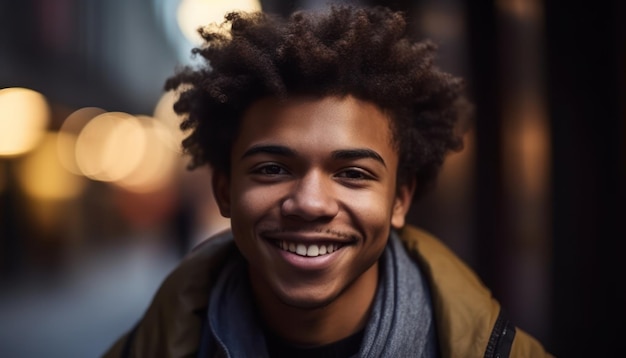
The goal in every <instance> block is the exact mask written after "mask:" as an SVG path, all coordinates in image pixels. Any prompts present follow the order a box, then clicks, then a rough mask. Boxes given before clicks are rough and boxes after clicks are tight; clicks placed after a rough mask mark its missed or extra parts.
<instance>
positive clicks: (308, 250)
mask: <svg viewBox="0 0 626 358" xmlns="http://www.w3.org/2000/svg"><path fill="white" fill-rule="evenodd" d="M274 243H275V245H276V246H278V247H279V248H280V249H281V250H284V251H288V252H291V253H294V254H296V255H298V256H307V257H317V256H323V255H328V254H332V253H333V252H335V251H337V250H339V249H340V248H341V246H342V245H341V244H322V245H319V244H303V243H295V242H288V241H285V240H279V241H274Z"/></svg>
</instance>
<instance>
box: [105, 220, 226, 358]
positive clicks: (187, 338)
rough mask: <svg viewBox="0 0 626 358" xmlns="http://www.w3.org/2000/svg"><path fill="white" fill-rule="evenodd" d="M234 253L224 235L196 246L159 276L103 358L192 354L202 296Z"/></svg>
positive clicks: (197, 336) (205, 297)
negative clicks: (136, 317) (138, 313)
mask: <svg viewBox="0 0 626 358" xmlns="http://www.w3.org/2000/svg"><path fill="white" fill-rule="evenodd" d="M236 252H237V249H236V246H235V244H234V241H233V239H232V235H231V233H230V231H223V232H221V233H219V234H217V235H215V236H213V237H211V238H209V239H206V240H205V241H203V242H202V243H201V244H199V245H198V246H196V247H195V248H194V249H192V251H191V252H190V253H189V254H188V255H187V256H186V257H185V258H184V259H183V260H182V261H181V262H180V264H179V265H178V266H177V267H176V268H175V269H174V270H173V271H172V272H171V273H170V274H169V275H168V276H167V278H165V280H164V281H163V283H162V284H161V286H160V287H159V289H158V291H157V292H156V294H155V295H154V298H153V299H152V302H151V303H150V306H149V307H148V309H147V310H146V312H145V314H144V315H143V317H142V318H141V320H140V321H139V322H138V323H137V325H136V326H135V327H134V328H133V329H132V331H131V332H129V333H128V334H126V335H124V336H122V337H121V338H120V339H119V340H118V341H117V342H116V343H115V344H114V345H113V346H112V347H111V348H110V350H109V351H108V352H107V353H105V355H104V357H106V358H109V357H124V356H127V355H126V354H124V353H123V352H125V353H127V354H130V356H141V357H143V356H150V357H182V356H190V355H194V354H195V353H196V352H197V349H198V344H199V341H200V333H201V328H202V322H203V320H204V316H205V312H206V306H207V303H208V297H209V293H210V290H211V287H212V286H213V283H214V282H215V281H216V280H217V278H218V277H219V273H220V271H221V268H222V267H223V266H224V264H225V263H226V261H228V260H229V259H230V258H231V257H232V255H233V254H234V253H236Z"/></svg>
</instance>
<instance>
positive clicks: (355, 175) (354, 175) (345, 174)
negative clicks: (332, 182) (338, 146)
mask: <svg viewBox="0 0 626 358" xmlns="http://www.w3.org/2000/svg"><path fill="white" fill-rule="evenodd" d="M337 176H338V177H340V178H345V179H352V180H365V179H371V178H372V177H371V176H370V175H369V174H367V173H364V172H363V171H362V170H357V169H346V170H344V171H342V172H340V173H339V174H337Z"/></svg>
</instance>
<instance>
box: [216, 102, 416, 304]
mask: <svg viewBox="0 0 626 358" xmlns="http://www.w3.org/2000/svg"><path fill="white" fill-rule="evenodd" d="M391 136H392V134H391V130H390V122H389V118H388V117H387V115H385V114H384V113H383V112H382V111H380V109H379V108H378V107H377V106H375V105H373V104H371V103H369V102H364V101H361V100H357V99H355V98H353V97H350V96H348V97H344V98H336V97H327V98H324V99H303V98H296V99H289V100H287V101H279V100H276V99H264V100H261V101H258V102H255V103H254V104H253V105H252V106H251V107H250V108H249V109H248V111H247V112H246V114H245V115H244V117H243V119H242V123H241V126H240V129H239V134H238V137H237V139H236V141H235V142H234V145H233V148H232V152H231V173H230V175H225V174H224V173H217V174H216V176H215V177H214V181H213V185H214V190H215V194H216V199H217V202H218V205H219V207H220V211H221V213H222V215H224V216H226V217H230V219H231V226H232V230H233V235H234V238H235V242H236V244H237V246H238V247H239V249H240V251H241V253H242V254H243V256H244V257H245V258H246V259H247V261H248V263H249V268H250V279H251V282H252V286H253V291H254V293H255V296H256V297H257V299H259V300H260V301H262V302H265V303H267V302H275V304H278V305H281V304H283V305H287V306H290V307H298V308H305V309H309V308H319V307H326V306H328V305H329V304H334V303H337V302H341V301H342V300H344V301H345V297H348V296H350V297H353V298H354V297H356V298H358V299H359V300H364V302H363V304H365V305H369V303H371V299H372V298H373V295H374V292H375V289H376V284H377V280H378V269H377V267H378V265H377V262H378V258H379V257H380V255H381V253H382V251H383V250H384V247H385V245H386V243H387V239H388V236H389V231H390V228H391V227H392V226H393V227H398V228H399V227H401V226H402V225H404V217H405V215H406V212H407V210H408V208H409V203H410V200H411V194H412V191H411V190H410V189H409V188H408V187H403V188H400V190H396V174H397V169H398V153H397V151H396V150H395V148H394V146H393V141H392V137H391ZM346 303H347V304H352V305H354V304H355V302H350V303H348V302H346ZM262 304H263V303H262Z"/></svg>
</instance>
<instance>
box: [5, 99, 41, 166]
mask: <svg viewBox="0 0 626 358" xmlns="http://www.w3.org/2000/svg"><path fill="white" fill-rule="evenodd" d="M49 121H50V109H49V106H48V102H47V101H46V99H45V97H44V96H43V95H42V94H40V93H38V92H36V91H33V90H30V89H27V88H20V87H13V88H5V89H1V90H0V156H17V155H20V154H23V153H26V152H28V151H30V150H32V149H33V148H34V147H35V146H36V145H37V143H38V142H39V140H40V139H41V138H42V136H43V134H44V132H45V130H46V127H47V126H48V122H49Z"/></svg>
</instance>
